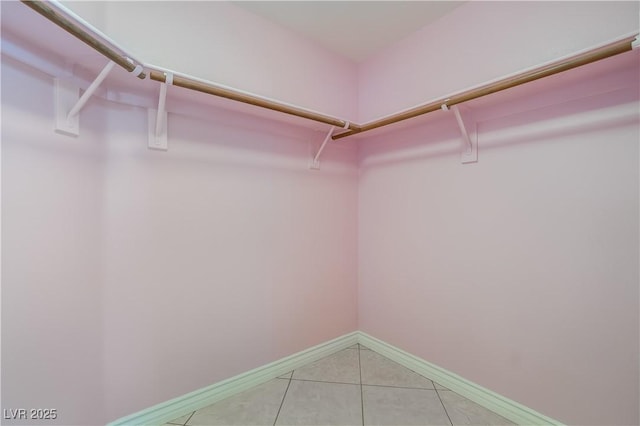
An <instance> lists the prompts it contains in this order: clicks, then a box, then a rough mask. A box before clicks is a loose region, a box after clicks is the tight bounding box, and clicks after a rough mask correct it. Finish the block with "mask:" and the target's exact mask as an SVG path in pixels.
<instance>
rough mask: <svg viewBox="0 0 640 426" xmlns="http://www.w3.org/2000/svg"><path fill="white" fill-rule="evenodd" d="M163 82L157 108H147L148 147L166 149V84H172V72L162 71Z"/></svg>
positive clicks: (167, 147)
mask: <svg viewBox="0 0 640 426" xmlns="http://www.w3.org/2000/svg"><path fill="white" fill-rule="evenodd" d="M164 75H165V82H164V83H160V96H159V97H158V109H157V110H154V109H152V108H149V110H148V118H149V142H148V144H149V145H148V146H149V149H157V150H160V151H166V150H167V149H169V146H168V143H167V109H166V104H167V86H169V85H172V84H173V74H171V73H164Z"/></svg>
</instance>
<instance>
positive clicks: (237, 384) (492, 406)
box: [107, 331, 562, 426]
mask: <svg viewBox="0 0 640 426" xmlns="http://www.w3.org/2000/svg"><path fill="white" fill-rule="evenodd" d="M356 343H360V344H362V345H364V346H366V347H367V348H369V349H371V350H373V351H375V352H378V353H379V354H380V355H383V356H385V357H387V358H389V359H390V360H392V361H395V362H397V363H398V364H400V365H402V366H404V367H406V368H408V369H410V370H412V371H415V372H416V373H418V374H420V375H422V376H424V377H426V378H428V379H431V380H433V381H435V382H437V383H439V384H441V385H442V386H444V387H446V388H448V389H451V390H452V391H454V392H456V393H459V394H460V395H462V396H464V397H465V398H468V399H470V400H471V401H474V402H475V403H477V404H480V405H481V406H483V407H485V408H487V409H489V410H491V411H493V412H494V413H496V414H499V415H501V416H502V417H504V418H506V419H508V420H511V421H512V422H515V423H517V424H519V425H560V426H561V425H562V423H560V422H558V421H556V420H553V419H551V418H549V417H547V416H545V415H543V414H540V413H538V412H536V411H534V410H532V409H530V408H528V407H525V406H524V405H522V404H520V403H517V402H515V401H512V400H510V399H509V398H506V397H504V396H502V395H499V394H497V393H495V392H493V391H490V390H489V389H486V388H484V387H482V386H480V385H477V384H475V383H473V382H470V381H468V380H466V379H464V378H462V377H460V376H458V375H457V374H455V373H452V372H450V371H447V370H445V369H444V368H442V367H438V366H437V365H434V364H431V363H430V362H428V361H425V360H424V359H421V358H418V357H417V356H414V355H411V354H410V353H408V352H405V351H403V350H402V349H399V348H397V347H395V346H392V345H390V344H388V343H386V342H383V341H382V340H379V339H376V338H375V337H373V336H370V335H368V334H367V333H363V332H361V331H354V332H352V333H349V334H345V335H343V336H340V337H337V338H335V339H333V340H329V341H328V342H325V343H321V344H319V345H316V346H314V347H311V348H309V349H306V350H304V351H301V352H298V353H295V354H293V355H290V356H288V357H285V358H282V359H279V360H277V361H274V362H272V363H270V364H267V365H264V366H262V367H258V368H255V369H253V370H250V371H247V372H246V373H242V374H238V375H237V376H234V377H231V378H229V379H226V380H223V381H221V382H218V383H214V384H213V385H210V386H207V387H205V388H202V389H199V390H196V391H193V392H190V393H188V394H185V395H182V396H179V397H177V398H174V399H171V400H169V401H166V402H163V403H160V404H157V405H154V406H153V407H150V408H147V409H145V410H142V411H139V412H137V413H134V414H131V415H128V416H126V417H122V418H120V419H118V420H115V421H113V422H111V423H109V424H108V425H107V426H125V425H127V426H129V425H162V424H165V423H166V422H168V421H170V420H173V419H175V418H178V417H181V416H184V415H186V414H189V413H191V412H193V411H196V410H199V409H200V408H203V407H206V406H207V405H210V404H213V403H215V402H218V401H221V400H223V399H225V398H228V397H230V396H233V395H235V394H237V393H240V392H242V391H245V390H247V389H249V388H252V387H254V386H257V385H259V384H262V383H265V382H268V381H269V380H272V379H274V378H276V377H278V376H281V375H283V374H285V373H288V372H289V371H291V370H295V369H297V368H300V367H302V366H303V365H305V364H308V363H310V362H313V361H317V360H319V359H320V358H323V357H325V356H328V355H331V354H333V353H336V352H338V351H341V350H343V349H346V348H348V347H349V346H352V345H354V344H356Z"/></svg>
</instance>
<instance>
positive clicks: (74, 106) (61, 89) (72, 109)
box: [55, 61, 116, 136]
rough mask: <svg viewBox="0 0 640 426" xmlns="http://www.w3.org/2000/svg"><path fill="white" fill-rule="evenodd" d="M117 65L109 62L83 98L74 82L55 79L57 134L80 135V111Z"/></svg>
mask: <svg viewBox="0 0 640 426" xmlns="http://www.w3.org/2000/svg"><path fill="white" fill-rule="evenodd" d="M115 64H116V63H115V62H113V61H109V63H107V65H105V67H104V68H103V69H102V71H100V74H98V76H97V77H96V79H95V80H93V82H92V83H91V84H90V85H89V87H87V90H85V91H84V93H83V94H82V96H79V95H80V88H79V87H78V86H77V85H76V84H74V83H73V82H72V81H70V80H65V79H60V78H56V79H55V98H56V99H55V101H56V129H55V130H56V132H58V133H63V134H66V135H71V136H78V135H79V134H80V110H82V108H83V107H84V106H85V104H86V103H87V101H88V100H89V98H90V97H91V96H92V95H93V94H94V93H95V91H96V90H97V89H98V87H100V84H102V82H103V81H104V79H105V78H107V75H108V74H109V72H110V71H111V69H113V67H114V65H115Z"/></svg>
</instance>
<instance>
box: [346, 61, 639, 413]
mask: <svg viewBox="0 0 640 426" xmlns="http://www.w3.org/2000/svg"><path fill="white" fill-rule="evenodd" d="M638 73H639V67H638V55H637V52H635V53H631V54H626V55H625V56H624V57H619V58H616V59H613V60H609V61H608V62H607V63H604V64H602V63H601V64H597V65H594V66H591V67H590V68H588V69H581V70H576V71H574V72H572V74H565V75H563V76H557V77H555V78H551V79H549V80H547V81H539V82H537V83H532V84H531V85H529V86H528V87H527V88H525V89H521V90H520V92H522V91H523V90H524V92H526V94H527V96H526V97H520V96H513V92H512V93H505V94H503V95H498V96H494V97H493V99H491V100H489V99H487V98H485V100H483V101H482V103H476V104H475V105H473V104H472V106H471V107H472V109H473V111H474V114H475V116H476V117H477V118H478V119H479V124H478V131H479V161H478V163H476V164H468V165H462V164H460V161H459V147H460V143H461V142H460V135H459V131H458V129H457V127H456V125H455V121H454V118H453V117H452V115H450V114H446V113H444V112H442V113H437V114H434V115H433V116H431V117H430V118H423V119H419V120H417V121H418V123H417V124H414V125H412V126H409V127H406V128H404V129H402V130H398V131H391V130H389V131H388V132H387V133H385V134H381V135H377V136H374V137H371V138H370V139H367V140H366V141H363V142H362V143H361V153H360V181H359V200H360V203H359V279H360V284H359V286H360V287H359V328H360V329H361V330H362V331H364V332H367V333H370V334H371V335H373V336H376V337H378V338H380V339H382V340H384V341H387V342H389V343H391V344H393V345H397V346H398V347H400V348H402V349H404V350H407V351H408V352H410V353H412V354H415V355H418V356H420V357H422V358H424V359H426V360H428V361H430V362H433V363H434V364H436V365H439V366H442V367H444V368H446V369H448V370H450V371H453V372H455V373H457V374H459V375H461V376H462V377H464V378H466V379H468V380H471V381H473V382H475V383H478V384H480V385H482V386H485V387H487V388H489V389H491V390H493V391H496V392H498V393H500V394H502V395H506V396H508V397H509V398H511V399H513V400H516V401H518V402H520V403H522V404H524V405H525V406H528V407H531V408H533V409H535V410H537V411H539V412H541V413H544V414H546V415H548V416H550V417H552V418H555V419H557V420H559V421H561V422H565V423H567V424H593V425H601V424H620V425H622V424H638V422H639V420H640V419H639V418H638V408H639V407H638V401H639V399H640V395H639V391H638V377H639V373H640V372H639V370H638V366H639V354H638V344H639V342H638V335H639V326H638V324H639V317H638V310H639V307H638V297H639V294H638V282H639V276H638V268H639V262H638V256H639V250H638V243H639V241H638V231H639V229H638V217H639V210H638V201H639V199H638V198H639V197H638V191H639V185H638V178H639V172H638V158H639V150H638V140H640V134H639V128H638V125H639V123H638V110H639V104H638V100H639V94H638V92H639V90H638V78H637V76H638ZM559 84H560V85H562V87H563V90H561V91H549V89H552V90H555V88H556V87H557V86H558V85H559ZM517 92H518V91H517V89H516V93H517ZM382 306H384V308H383V309H382V308H381V307H382Z"/></svg>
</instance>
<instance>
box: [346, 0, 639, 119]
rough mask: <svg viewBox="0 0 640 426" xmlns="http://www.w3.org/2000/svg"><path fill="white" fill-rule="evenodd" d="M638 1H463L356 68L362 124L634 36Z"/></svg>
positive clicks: (359, 115) (636, 25) (636, 24)
mask: <svg viewBox="0 0 640 426" xmlns="http://www.w3.org/2000/svg"><path fill="white" fill-rule="evenodd" d="M638 5H639V3H638V2H611V1H604V2H576V1H532V2H522V1H510V2H509V1H470V2H467V3H465V4H464V5H462V6H460V7H458V8H456V9H454V10H453V12H451V13H449V14H448V15H445V16H444V17H442V18H440V19H439V20H437V21H436V22H434V23H432V24H431V25H427V26H425V27H423V28H422V29H420V30H418V31H417V32H415V33H414V34H412V35H410V36H409V37H407V38H405V39H404V40H402V41H400V42H399V43H396V44H394V45H393V46H391V47H389V48H388V49H386V50H384V51H382V52H380V53H378V54H376V55H375V56H373V57H371V58H370V59H367V60H366V61H364V62H363V63H361V64H360V65H359V68H358V120H359V121H362V122H364V121H369V120H373V119H375V118H378V117H380V116H383V115H387V114H392V113H395V112H398V111H400V110H403V109H406V108H410V107H413V106H415V105H418V104H421V103H424V102H427V101H429V100H433V99H435V98H439V97H442V96H446V95H448V94H451V93H454V92H457V91H460V90H463V89H465V88H467V87H471V86H474V85H478V84H482V83H484V82H486V81H489V80H492V79H496V78H500V77H503V76H505V75H507V74H510V73H513V72H517V71H520V70H522V69H525V68H528V67H532V66H537V65H539V64H541V63H543V62H546V61H550V60H554V59H556V58H559V57H562V56H564V55H568V54H572V53H573V52H576V51H578V50H580V49H587V48H590V47H592V46H593V45H595V44H598V43H602V42H604V41H607V40H610V39H613V38H616V37H619V36H621V35H624V34H626V33H629V32H632V31H636V30H638V25H639V22H638V10H639V9H638V7H639V6H638Z"/></svg>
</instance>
